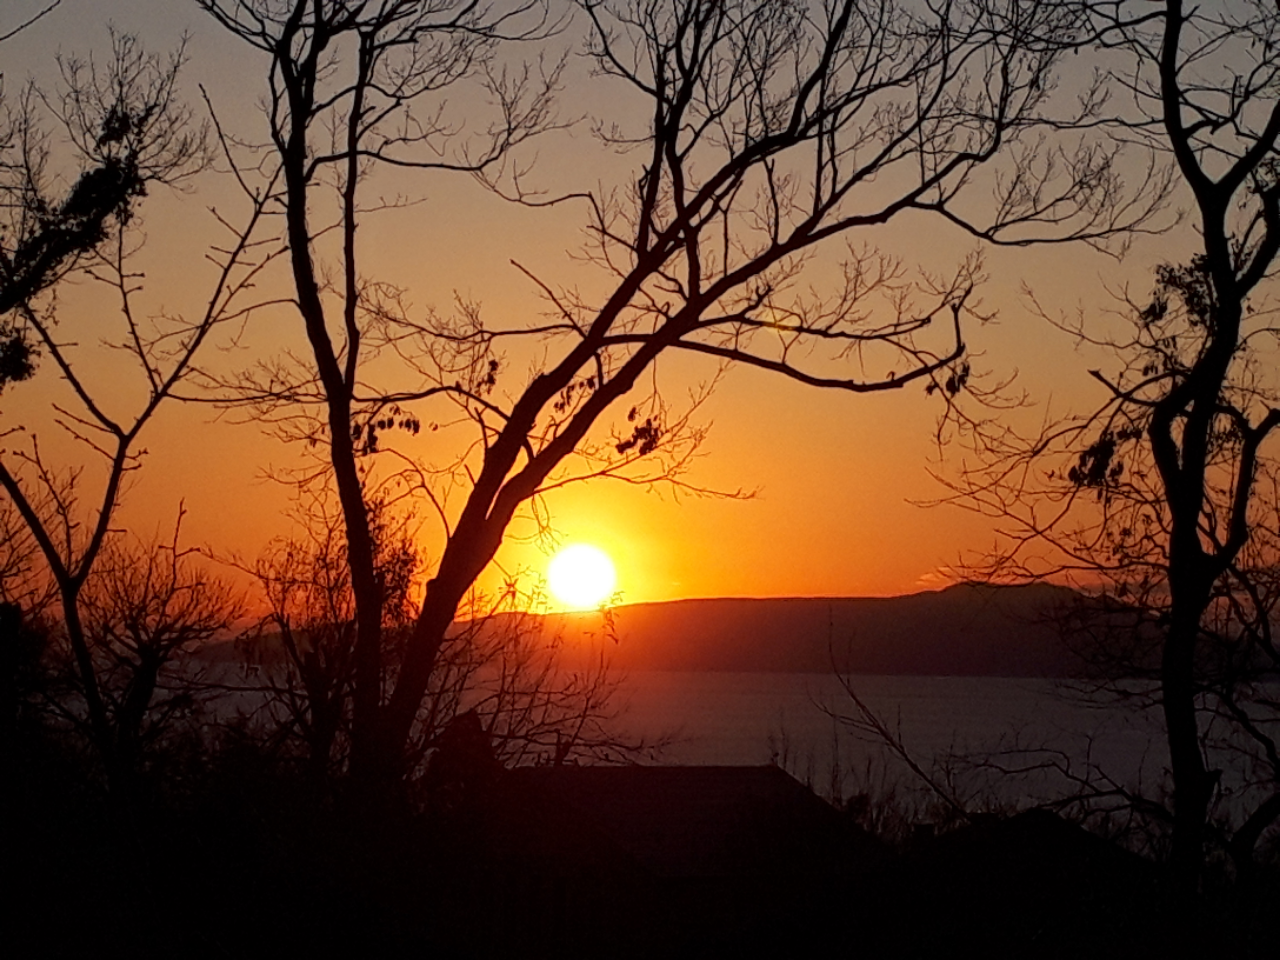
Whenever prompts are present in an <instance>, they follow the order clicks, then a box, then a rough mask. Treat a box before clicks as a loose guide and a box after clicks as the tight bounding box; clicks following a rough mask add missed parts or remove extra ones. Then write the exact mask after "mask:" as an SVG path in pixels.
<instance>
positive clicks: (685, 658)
mask: <svg viewBox="0 0 1280 960" xmlns="http://www.w3.org/2000/svg"><path fill="white" fill-rule="evenodd" d="M1076 596H1077V594H1075V593H1074V592H1073V591H1071V590H1069V589H1067V588H1065V587H1055V586H1051V585H1048V584H1029V585H1025V586H994V585H973V584H960V585H957V586H953V587H948V588H946V589H945V590H938V591H936V592H929V593H916V594H912V595H910V596H905V597H883V598H882V597H829V598H788V599H759V600H756V599H727V598H726V599H710V600H674V601H669V602H666V603H638V604H632V605H630V606H622V607H617V608H615V609H614V610H613V611H612V613H611V617H610V619H611V621H612V637H613V638H615V639H616V641H617V642H616V643H614V642H612V640H611V639H605V637H606V635H607V634H608V633H609V629H608V628H607V627H606V624H605V622H604V618H603V617H602V616H601V615H600V614H599V613H577V614H553V615H545V616H542V617H534V618H533V620H534V621H535V622H537V623H539V625H540V628H541V630H542V632H543V634H544V635H545V636H548V637H560V638H562V639H563V641H564V645H563V653H564V655H565V661H566V662H567V663H568V664H569V665H573V662H574V658H575V657H577V656H582V657H594V656H597V655H598V652H599V649H600V646H601V645H602V646H603V647H604V649H605V650H606V652H607V653H608V654H609V656H610V659H611V661H612V663H613V664H614V665H615V666H616V667H619V668H621V669H623V670H679V671H743V672H766V673H826V672H830V671H831V670H832V669H833V663H834V668H835V669H837V670H840V671H849V672H852V673H870V674H914V675H921V676H988V677H1067V676H1073V675H1075V674H1076V673H1078V672H1079V661H1078V660H1077V659H1076V658H1075V657H1074V656H1073V655H1072V654H1071V653H1070V652H1069V651H1068V650H1067V649H1066V647H1065V646H1064V645H1063V644H1062V642H1061V640H1060V638H1059V635H1058V630H1057V627H1056V626H1055V624H1054V622H1053V614H1054V611H1055V610H1056V609H1058V608H1060V607H1062V606H1063V605H1065V604H1067V603H1070V602H1071V601H1072V600H1073V599H1074V598H1075V597H1076ZM506 619H507V618H505V617H498V618H495V620H494V621H493V622H491V626H493V627H497V626H500V625H501V624H502V623H503V622H504V621H505V620H506ZM201 656H202V657H203V658H204V659H207V660H242V659H245V658H249V659H253V660H255V661H257V662H263V663H268V662H274V661H276V660H279V659H280V658H281V657H282V651H281V650H280V644H279V640H278V639H277V638H275V637H274V636H266V637H262V638H259V640H258V641H257V644H256V646H255V648H254V649H253V650H252V651H247V650H245V649H244V648H243V647H239V646H238V645H234V644H231V643H225V644H213V645H210V647H209V648H206V650H204V651H203V652H202V654H201Z"/></svg>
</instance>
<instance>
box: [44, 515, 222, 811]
mask: <svg viewBox="0 0 1280 960" xmlns="http://www.w3.org/2000/svg"><path fill="white" fill-rule="evenodd" d="M181 529H182V516H181V515H179V518H178V521H177V522H176V523H175V524H174V529H173V535H172V537H171V539H170V541H169V542H168V543H162V542H155V541H142V540H137V539H132V540H129V541H125V540H122V539H120V538H113V539H111V540H109V541H108V542H107V543H106V545H105V546H104V547H103V550H102V552H101V554H100V555H99V556H98V558H97V560H96V562H95V564H94V566H93V572H92V575H91V576H90V578H89V580H88V582H87V583H86V586H85V589H84V591H83V593H82V594H81V595H80V597H79V607H80V613H81V618H82V621H83V623H84V629H85V642H86V645H87V646H88V649H89V651H90V655H91V656H92V658H93V661H94V670H93V673H92V675H91V677H92V680H93V682H94V683H95V684H96V687H97V690H98V693H99V696H100V697H101V698H102V700H103V705H104V707H105V709H106V712H107V716H108V720H109V727H110V731H111V735H112V738H113V742H112V747H111V758H112V763H113V764H114V765H115V767H116V769H117V771H118V773H117V776H118V777H120V778H123V779H124V783H123V784H121V783H120V782H117V784H115V786H117V787H123V788H124V789H126V790H128V791H130V793H133V792H134V791H135V789H136V785H137V784H136V782H135V781H136V780H137V778H138V776H139V775H140V774H142V773H145V772H146V768H147V766H148V763H149V761H151V760H154V758H155V757H156V755H157V753H158V752H159V751H162V750H163V749H164V748H165V747H166V746H171V745H173V744H174V743H175V742H177V741H180V740H182V738H183V736H184V735H187V736H194V735H197V731H198V728H199V725H200V723H201V722H202V719H203V718H202V706H203V699H204V695H203V693H202V684H200V683H199V679H200V678H199V677H198V676H196V675H194V674H193V673H192V671H191V665H192V663H193V661H192V660H191V659H190V657H189V655H190V654H191V653H193V652H195V651H196V650H197V649H198V648H199V647H201V646H202V645H204V644H206V643H208V642H209V641H211V640H214V639H217V638H219V637H220V636H225V635H226V634H227V633H228V632H229V631H231V629H232V628H233V627H234V626H235V625H236V623H237V621H238V620H240V619H241V618H242V617H243V616H244V605H243V601H242V600H241V598H240V597H239V596H238V595H237V593H236V592H235V590H234V589H233V588H232V587H231V586H230V585H229V584H227V583H226V582H225V581H222V580H220V579H218V578H217V577H216V576H213V575H212V574H211V573H210V572H209V571H208V569H207V568H206V562H205V561H204V560H203V559H202V558H201V557H200V556H199V554H198V553H197V552H196V551H195V550H193V549H191V548H186V547H183V546H182V544H181V542H180V534H181ZM72 664H73V669H72V670H71V671H69V682H70V686H71V688H72V689H73V690H74V691H75V692H76V693H77V694H79V695H81V696H83V694H84V689H85V674H84V671H83V670H82V669H80V668H79V667H78V665H77V664H75V663H74V659H73V660H72ZM53 706H54V707H55V708H57V709H58V712H59V713H60V714H61V716H62V717H63V718H64V719H65V720H67V721H68V722H69V723H71V724H72V725H73V726H77V727H80V728H82V729H83V730H84V732H85V734H86V737H85V739H86V740H87V741H88V742H94V740H95V735H96V734H97V732H98V731H96V730H95V729H94V728H93V726H92V720H91V717H90V716H87V715H86V713H85V711H83V710H82V709H78V708H77V707H76V706H75V705H74V704H73V703H65V702H63V703H58V702H55V703H54V704H53Z"/></svg>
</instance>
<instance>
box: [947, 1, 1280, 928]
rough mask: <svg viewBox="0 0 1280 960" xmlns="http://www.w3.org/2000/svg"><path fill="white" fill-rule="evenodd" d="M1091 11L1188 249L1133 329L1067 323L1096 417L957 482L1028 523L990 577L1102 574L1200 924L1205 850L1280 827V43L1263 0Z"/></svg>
mask: <svg viewBox="0 0 1280 960" xmlns="http://www.w3.org/2000/svg"><path fill="white" fill-rule="evenodd" d="M1091 16H1092V18H1093V19H1092V22H1093V25H1094V28H1095V30H1096V37H1097V39H1098V44H1099V46H1100V47H1101V48H1103V49H1104V50H1106V51H1109V53H1107V54H1106V55H1107V56H1114V57H1117V58H1118V63H1119V65H1117V66H1114V67H1113V72H1112V73H1111V75H1110V77H1109V80H1108V82H1109V83H1111V84H1113V85H1114V87H1115V89H1118V90H1120V91H1123V92H1124V93H1125V94H1126V95H1127V99H1128V100H1129V101H1130V102H1131V104H1132V107H1131V109H1130V110H1129V111H1128V112H1120V113H1118V114H1117V115H1115V116H1113V117H1112V118H1111V120H1110V125H1111V128H1112V130H1113V131H1114V135H1115V137H1116V138H1117V140H1118V141H1122V142H1130V143H1133V142H1136V143H1137V144H1139V145H1142V146H1144V147H1146V148H1148V149H1150V150H1152V151H1154V152H1156V153H1157V154H1160V155H1163V156H1165V157H1167V158H1168V159H1169V160H1170V161H1171V164H1172V167H1173V169H1174V170H1176V172H1177V175H1178V177H1179V180H1180V188H1181V189H1182V190H1183V191H1184V192H1185V193H1186V194H1187V195H1189V197H1190V199H1191V202H1192V208H1193V210H1194V213H1195V216H1196V223H1195V229H1196V232H1197V238H1196V240H1195V248H1194V252H1193V253H1191V254H1190V256H1189V257H1188V258H1187V259H1186V260H1185V261H1184V262H1181V263H1166V264H1162V265H1160V266H1158V267H1157V269H1156V271H1155V283H1154V290H1153V292H1152V294H1151V297H1150V299H1149V300H1146V299H1138V300H1135V299H1132V298H1130V297H1128V295H1127V294H1126V295H1125V296H1124V297H1123V300H1122V307H1123V308H1124V310H1125V312H1126V313H1127V315H1128V318H1129V321H1130V322H1129V324H1128V327H1127V329H1126V330H1125V331H1124V332H1122V333H1119V334H1115V333H1111V332H1109V331H1108V330H1107V329H1106V328H1105V326H1103V325H1101V324H1094V323H1085V322H1083V321H1081V322H1079V323H1075V322H1071V321H1065V320H1054V322H1056V323H1058V324H1059V325H1061V326H1064V327H1066V328H1068V329H1070V330H1071V331H1072V332H1074V333H1075V334H1076V335H1078V336H1079V337H1080V338H1081V339H1082V340H1083V341H1084V342H1086V343H1088V344H1090V345H1093V346H1099V347H1103V348H1106V349H1107V350H1109V351H1111V353H1112V354H1113V356H1114V357H1115V363H1114V368H1113V369H1111V370H1094V371H1091V373H1092V376H1093V377H1094V378H1095V379H1096V380H1097V381H1098V382H1099V383H1100V384H1101V385H1102V386H1103V388H1104V390H1105V391H1106V396H1105V401H1104V403H1103V404H1102V405H1101V406H1100V407H1099V408H1098V409H1097V410H1095V411H1094V412H1093V413H1091V414H1089V415H1088V416H1084V417H1080V418H1076V419H1071V420H1067V421H1064V422H1060V423H1056V424H1053V425H1052V426H1050V427H1049V428H1047V429H1045V430H1044V431H1043V432H1042V433H1040V434H1037V435H1034V436H1031V437H1021V436H1019V435H1018V434H1017V433H1015V432H1014V431H1012V430H1011V429H1009V428H1007V427H1005V428H1003V429H996V430H993V431H991V432H989V433H985V434H984V435H983V436H981V437H980V442H981V443H984V444H986V451H987V453H988V455H989V456H990V460H989V461H988V466H987V467H985V468H984V469H983V470H981V471H977V472H973V473H970V474H968V475H967V476H966V477H965V479H964V481H963V482H962V483H961V484H960V490H961V493H962V494H963V496H964V497H966V498H968V500H969V502H970V503H976V504H978V505H979V506H980V507H981V508H982V509H985V510H988V511H990V512H992V513H993V514H995V515H997V516H1000V517H1004V518H1006V519H1014V520H1016V521H1017V524H1016V526H1015V527H1014V528H1013V529H1012V530H1011V533H1012V534H1013V536H1014V540H1013V549H1012V550H1011V551H1010V553H1009V554H1006V555H1005V556H1003V557H1002V558H1001V563H1000V564H998V565H997V570H998V571H999V572H1001V573H1003V574H1006V575H1008V574H1014V575H1018V576H1027V575H1033V576H1045V575H1053V574H1054V573H1066V572H1075V573H1083V574H1084V575H1085V583H1086V586H1089V587H1096V586H1097V585H1098V583H1099V582H1100V584H1101V586H1102V587H1103V589H1104V591H1105V593H1106V597H1105V599H1102V600H1100V601H1099V602H1097V603H1094V604H1093V605H1092V606H1093V609H1094V610H1095V612H1098V613H1100V616H1099V617H1096V618H1092V619H1086V620H1082V621H1080V623H1079V624H1077V626H1078V627H1079V628H1080V635H1082V636H1085V637H1090V636H1091V637H1092V639H1091V641H1090V648H1091V656H1092V657H1093V659H1094V660H1095V662H1096V663H1099V664H1100V665H1102V664H1103V662H1104V660H1105V664H1104V665H1105V667H1106V669H1107V671H1108V674H1107V675H1108V676H1111V677H1114V676H1115V674H1116V672H1117V671H1118V672H1121V673H1123V674H1126V675H1128V676H1129V677H1130V678H1132V677H1134V676H1144V675H1145V676H1147V677H1149V678H1151V679H1153V680H1154V681H1155V682H1156V684H1157V686H1156V688H1155V689H1154V690H1153V691H1150V692H1151V700H1149V701H1144V702H1148V703H1154V704H1156V705H1158V707H1159V709H1160V711H1161V712H1162V716H1163V718H1164V723H1165V728H1166V733H1167V740H1168V748H1169V756H1170V761H1171V773H1172V782H1173V798H1172V800H1173V808H1172V811H1171V812H1170V813H1169V820H1170V823H1171V826H1172V856H1171V865H1172V870H1173V875H1174V880H1175V886H1176V888H1177V890H1178V892H1179V896H1180V897H1181V898H1182V902H1183V906H1185V907H1187V908H1188V909H1186V910H1184V915H1186V916H1193V915H1194V911H1192V910H1190V908H1189V907H1190V900H1191V898H1192V897H1193V896H1194V893H1195V891H1196V889H1197V885H1198V884H1199V882H1200V877H1201V871H1202V867H1203V864H1204V857H1205V845H1206V843H1207V842H1209V841H1210V840H1211V839H1217V840H1218V841H1219V842H1221V843H1222V844H1223V846H1224V847H1226V848H1227V849H1228V850H1229V851H1230V852H1231V853H1232V855H1233V856H1234V858H1235V860H1236V862H1237V865H1238V867H1239V869H1240V871H1241V873H1242V874H1247V873H1248V872H1249V870H1250V868H1251V866H1252V864H1253V860H1254V858H1255V857H1256V855H1257V847H1258V842H1259V840H1260V839H1261V838H1262V837H1263V835H1264V834H1265V833H1266V831H1267V830H1269V829H1271V828H1273V826H1274V824H1275V823H1276V821H1277V819H1278V818H1280V755H1278V754H1277V742H1280V741H1278V740H1277V737H1278V736H1280V728H1278V727H1277V723H1278V722H1280V714H1277V712H1276V710H1275V703H1274V698H1273V697H1269V696H1268V694H1267V693H1266V688H1265V686H1263V687H1260V686H1258V684H1259V682H1260V681H1264V680H1267V679H1274V678H1275V676H1276V675H1277V673H1276V672H1277V670H1278V669H1280V653H1278V650H1277V646H1276V643H1275V640H1274V638H1273V635H1272V624H1273V622H1274V617H1275V614H1276V609H1275V602H1276V597H1277V593H1276V588H1277V584H1276V579H1275V571H1276V569H1277V559H1278V556H1277V554H1276V547H1277V545H1278V543H1280V542H1278V541H1277V539H1276V527H1275V509H1276V499H1275V491H1276V487H1275V480H1276V475H1275V464H1274V460H1273V458H1271V457H1270V456H1269V455H1268V453H1267V449H1268V441H1269V440H1270V439H1271V438H1272V436H1273V434H1274V433H1275V430H1276V427H1277V426H1280V394H1278V393H1277V387H1276V383H1275V378H1274V376H1273V375H1272V373H1271V370H1270V366H1269V365H1270V361H1269V360H1268V359H1266V351H1267V350H1269V349H1270V346H1269V340H1270V338H1273V337H1274V328H1273V311H1274V307H1273V306H1272V305H1270V303H1269V300H1268V295H1267V292H1266V291H1267V289H1268V285H1269V282H1270V281H1271V280H1272V279H1273V278H1274V275H1275V266H1276V257H1277V253H1278V252H1280V153H1278V145H1280V99H1278V98H1277V91H1278V90H1280V86H1278V84H1280V46H1278V45H1280V33H1278V32H1277V29H1278V22H1277V20H1276V16H1275V11H1274V9H1272V6H1271V5H1270V4H1264V3H1251V2H1242V3H1234V4H1226V5H1223V6H1222V7H1221V8H1219V7H1215V8H1213V9H1209V8H1203V7H1196V8H1191V9H1188V8H1185V7H1184V5H1183V4H1182V3H1180V2H1177V0H1168V2H1166V3H1163V4H1160V5H1159V6H1158V8H1157V9H1153V8H1151V5H1146V4H1143V5H1139V4H1129V3H1099V4H1094V5H1092V10H1091ZM1114 62H1116V61H1113V63H1114ZM1037 309H1040V312H1041V313H1042V314H1045V315H1046V316H1047V311H1045V310H1043V309H1042V308H1039V307H1038V305H1037ZM1046 542H1048V543H1050V544H1052V545H1053V546H1054V547H1056V548H1057V550H1058V552H1057V553H1056V554H1051V555H1049V558H1048V559H1047V560H1046V559H1045V558H1043V557H1038V555H1037V549H1036V548H1037V545H1044V544H1045V543H1046ZM1110 689H1111V690H1112V691H1113V692H1114V691H1115V690H1116V689H1117V688H1115V687H1111V688H1110ZM1129 693H1130V694H1132V693H1134V691H1133V690H1132V689H1130V690H1129ZM1223 730H1225V731H1226V733H1225V734H1223V733H1222V731H1223ZM1219 739H1222V740H1225V741H1227V742H1228V743H1229V744H1231V745H1232V748H1233V749H1235V750H1237V751H1239V754H1238V755H1237V757H1236V760H1235V761H1234V768H1233V769H1231V770H1230V771H1224V769H1222V768H1211V767H1210V761H1209V760H1207V759H1206V757H1207V756H1208V748H1209V746H1210V745H1211V744H1212V743H1214V742H1217V741H1219ZM1217 758H1218V759H1216V760H1214V761H1213V762H1214V763H1221V762H1223V760H1224V755H1223V754H1221V753H1219V754H1217ZM1224 772H1230V773H1231V774H1233V775H1234V776H1235V778H1236V779H1240V778H1243V779H1244V781H1245V784H1246V785H1248V786H1250V787H1251V788H1252V792H1246V793H1243V794H1241V795H1239V796H1237V798H1236V801H1237V802H1239V803H1241V804H1248V807H1247V809H1246V810H1245V811H1244V813H1243V814H1241V815H1239V816H1236V817H1234V818H1232V817H1228V816H1226V815H1223V816H1222V817H1221V822H1219V823H1216V824H1215V823H1211V818H1210V812H1211V809H1212V806H1213V804H1214V803H1215V800H1216V799H1220V798H1221V797H1222V796H1223V791H1224V790H1225V789H1226V787H1227V784H1225V783H1224V782H1223V774H1224ZM1237 786H1238V785H1237ZM1147 809H1151V806H1150V804H1148V805H1147Z"/></svg>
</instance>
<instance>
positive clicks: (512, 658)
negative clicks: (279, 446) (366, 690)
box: [239, 499, 658, 789]
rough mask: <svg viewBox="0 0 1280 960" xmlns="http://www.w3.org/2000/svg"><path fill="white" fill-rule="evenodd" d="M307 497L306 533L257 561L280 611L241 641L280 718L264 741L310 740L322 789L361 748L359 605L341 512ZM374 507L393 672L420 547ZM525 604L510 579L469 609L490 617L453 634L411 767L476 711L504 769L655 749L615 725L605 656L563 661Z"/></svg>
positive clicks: (409, 614)
mask: <svg viewBox="0 0 1280 960" xmlns="http://www.w3.org/2000/svg"><path fill="white" fill-rule="evenodd" d="M306 502H307V504H308V507H307V509H306V511H305V516H306V521H305V523H304V529H305V530H306V531H307V532H308V533H309V534H310V538H309V539H307V540H298V539H284V540H280V541H278V542H277V543H275V544H274V545H273V546H272V548H271V549H269V550H268V551H267V552H266V553H265V554H264V555H263V556H262V557H261V558H260V559H259V561H258V563H257V564H256V566H255V568H254V573H255V575H256V578H257V580H258V582H259V584H260V585H261V586H262V589H263V591H264V593H265V594H266V597H267V600H268V603H269V605H270V613H269V614H268V615H267V617H266V618H265V619H264V621H263V623H262V625H261V628H260V629H259V631H257V632H256V633H255V634H250V635H246V636H245V637H243V638H242V639H241V640H240V641H239V642H240V643H241V644H242V646H245V647H247V648H250V649H246V653H247V654H249V656H250V657H251V659H255V660H257V661H260V662H257V663H255V664H254V667H255V669H254V674H255V675H256V676H258V677H261V678H262V683H261V687H260V691H261V692H263V693H266V694H267V695H268V697H269V698H270V701H271V710H272V711H273V713H274V714H275V720H276V723H277V729H275V730H268V731H267V736H269V737H272V738H276V737H279V736H282V735H283V737H284V738H286V739H296V740H297V741H300V742H301V745H302V747H303V753H304V755H305V761H304V762H305V766H306V769H307V771H308V775H309V777H310V779H311V780H312V783H313V785H314V786H316V787H317V788H318V789H326V788H327V787H328V786H329V785H330V784H331V783H332V781H333V779H334V777H335V774H336V773H338V772H339V771H341V770H342V769H343V768H344V767H345V764H346V760H347V756H348V753H349V750H350V744H351V720H352V717H351V692H352V687H353V686H354V683H355V669H354V651H355V600H354V594H353V591H352V589H351V581H350V565H349V563H348V562H347V557H346V553H345V546H346V538H345V536H344V533H343V528H342V522H341V516H340V515H335V514H334V511H333V510H332V509H326V507H325V503H324V501H323V500H321V499H309V500H307V501H306ZM369 510H370V518H371V528H370V529H371V533H372V535H373V541H374V544H375V569H376V571H377V578H378V582H379V583H380V584H381V585H382V589H383V601H382V610H383V623H382V627H383V634H382V638H383V644H384V648H385V649H384V651H383V661H384V664H385V667H384V669H386V670H388V671H394V670H395V669H396V666H397V665H398V664H399V663H400V662H401V660H402V658H403V645H404V644H405V642H406V640H407V638H408V630H409V628H410V627H411V625H412V623H413V619H414V615H415V614H416V612H417V607H416V604H415V602H414V600H415V598H414V592H415V589H416V587H418V586H419V585H420V577H419V568H420V566H421V559H420V556H419V549H420V548H419V547H418V546H417V544H416V543H415V539H414V531H413V529H412V528H411V527H410V526H409V525H408V524H407V523H406V522H405V520H404V519H403V518H399V519H397V515H396V511H395V510H394V508H393V505H390V504H388V503H386V502H384V501H377V500H374V501H371V502H370V503H369ZM526 601H527V598H522V597H517V596H516V593H515V586H514V585H512V586H510V587H509V588H508V591H507V594H506V595H505V597H503V598H499V599H497V600H495V601H484V602H480V601H474V602H472V603H471V604H470V606H471V608H472V609H485V610H487V611H488V612H487V614H486V615H485V616H483V617H479V618H476V619H474V620H470V621H468V622H465V623H460V624H457V625H456V626H455V628H454V630H453V631H452V633H451V636H450V640H449V643H448V645H447V647H446V649H445V651H444V653H443V655H442V657H441V660H440V662H439V664H438V665H437V668H436V670H435V671H434V672H433V675H432V679H431V684H430V686H429V688H428V690H427V693H426V694H425V696H424V699H423V705H422V709H421V710H420V712H419V717H418V722H417V724H416V726H415V731H414V737H413V740H412V742H411V743H410V744H409V745H408V747H407V759H406V768H407V769H408V770H410V771H419V772H421V771H423V770H425V769H426V766H425V765H426V763H427V762H428V761H429V759H430V757H431V756H432V755H433V754H434V753H435V752H436V751H437V750H438V748H439V746H440V743H441V738H442V737H443V736H444V735H445V731H446V730H447V729H448V728H449V727H450V725H451V724H452V723H453V722H454V721H455V719H456V718H458V717H460V716H462V715H463V714H467V713H470V714H472V715H473V717H474V718H475V719H476V720H477V721H478V723H479V727H480V731H481V732H482V733H483V735H484V737H485V739H486V741H487V743H488V744H489V749H490V750H492V753H493V757H494V759H495V760H497V761H498V763H499V764H500V765H502V766H515V765H520V764H527V763H531V762H542V763H563V762H566V761H569V760H573V759H577V758H579V757H583V756H592V757H601V756H608V757H622V756H636V755H639V754H644V753H647V752H650V751H652V750H653V749H655V748H656V747H657V746H658V744H655V743H652V742H647V741H632V740H628V739H626V738H624V737H622V736H621V735H619V734H618V733H616V732H615V731H614V729H613V728H612V725H611V721H613V720H614V719H615V718H616V714H617V709H616V707H615V706H614V694H615V693H616V691H617V686H618V678H617V676H616V675H614V674H612V673H610V671H609V669H608V660H607V658H606V657H605V656H604V655H603V653H601V655H600V656H599V657H598V658H595V659H590V660H588V659H585V658H580V660H582V662H579V663H575V664H574V668H573V669H569V668H568V667H566V666H564V665H563V664H562V662H561V659H562V658H561V657H560V656H559V654H560V652H561V651H560V646H559V643H558V641H557V640H556V639H555V638H552V637H547V636H546V635H545V634H544V630H543V627H542V624H541V621H540V618H539V617H537V616H536V615H534V614H531V613H530V612H528V610H527V609H525V605H526Z"/></svg>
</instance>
